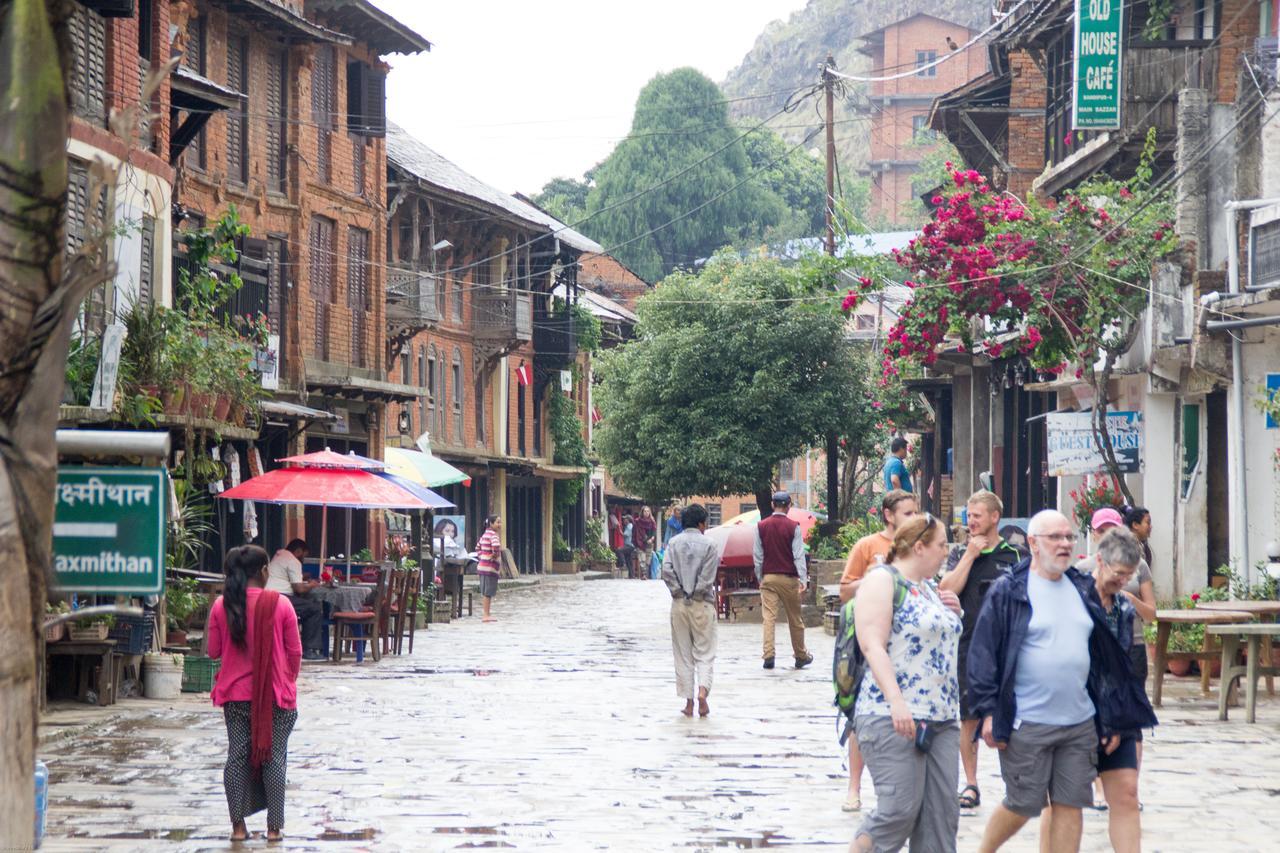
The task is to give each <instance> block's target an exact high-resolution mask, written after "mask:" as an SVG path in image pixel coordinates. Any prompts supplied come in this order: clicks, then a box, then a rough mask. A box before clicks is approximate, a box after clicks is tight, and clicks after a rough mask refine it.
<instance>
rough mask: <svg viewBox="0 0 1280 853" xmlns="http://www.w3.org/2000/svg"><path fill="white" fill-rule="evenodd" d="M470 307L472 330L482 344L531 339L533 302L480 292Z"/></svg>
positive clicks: (507, 292) (485, 290)
mask: <svg viewBox="0 0 1280 853" xmlns="http://www.w3.org/2000/svg"><path fill="white" fill-rule="evenodd" d="M473 299H474V301H473V303H472V312H471V313H472V317H473V318H474V320H473V328H472V331H473V332H474V333H475V336H476V337H477V338H480V339H482V340H486V341H501V342H512V341H529V340H532V339H533V300H532V299H531V298H530V296H529V294H527V293H516V292H515V291H513V290H499V289H497V288H481V289H479V290H476V291H475V294H474V297H473Z"/></svg>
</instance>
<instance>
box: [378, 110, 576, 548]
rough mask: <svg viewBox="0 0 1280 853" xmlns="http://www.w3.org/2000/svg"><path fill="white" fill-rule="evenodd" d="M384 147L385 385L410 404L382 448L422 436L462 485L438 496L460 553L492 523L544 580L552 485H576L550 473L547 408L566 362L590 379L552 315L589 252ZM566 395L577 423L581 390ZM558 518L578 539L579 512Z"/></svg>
mask: <svg viewBox="0 0 1280 853" xmlns="http://www.w3.org/2000/svg"><path fill="white" fill-rule="evenodd" d="M387 146H388V164H387V166H388V182H389V184H388V185H389V187H390V195H391V200H390V218H389V221H388V227H387V230H386V246H387V256H388V258H389V262H390V266H391V277H392V281H391V286H390V291H389V294H388V303H389V304H388V309H387V315H388V340H389V342H390V343H389V350H390V354H391V355H392V357H393V362H392V363H390V364H388V366H387V374H388V375H387V377H386V378H387V379H388V380H389V381H391V382H394V383H398V384H399V385H401V386H409V387H412V388H413V389H414V393H415V395H416V398H415V399H413V400H411V401H405V402H403V403H402V404H400V405H395V406H391V407H390V408H389V411H388V419H387V424H388V434H389V438H388V441H390V442H393V443H402V444H405V445H411V444H412V443H413V441H414V440H415V439H416V437H417V436H419V435H421V434H422V433H428V434H429V435H430V440H431V448H432V452H433V453H434V454H436V455H438V456H440V457H441V458H443V459H446V460H448V461H449V462H451V463H453V464H454V465H456V466H458V467H459V468H461V469H462V470H464V471H466V472H467V473H468V474H470V475H471V477H472V485H471V486H470V487H469V488H467V487H462V486H451V487H446V488H444V489H441V492H442V493H444V494H445V495H446V496H447V497H449V498H450V499H451V500H453V501H454V502H455V503H456V504H457V505H458V507H459V509H458V513H459V514H464V515H465V516H466V517H467V531H468V532H467V538H468V544H471V543H472V542H473V541H474V539H475V538H476V536H477V535H478V533H479V532H480V531H481V530H482V524H481V521H482V518H483V516H484V515H486V514H489V513H496V514H498V515H501V516H502V517H503V519H504V522H505V525H506V528H505V531H504V537H503V538H504V541H505V543H506V545H507V547H508V548H510V549H511V551H512V553H513V556H514V557H515V559H516V564H517V565H518V566H519V567H520V569H521V571H524V572H537V571H542V570H544V569H548V568H549V567H550V564H551V562H552V541H553V536H552V535H551V531H552V527H553V512H552V510H553V500H552V496H553V490H554V481H555V480H557V479H568V478H573V477H580V476H582V475H583V474H585V473H586V471H585V469H568V468H565V467H564V466H557V465H554V464H552V459H553V454H554V447H553V446H552V440H551V434H550V429H549V426H548V417H549V412H548V407H549V404H550V395H552V394H560V393H563V392H562V391H561V371H565V370H571V368H572V367H573V365H574V364H575V363H578V364H579V370H578V376H579V377H585V376H589V365H585V364H584V363H583V362H584V359H585V357H584V356H579V354H578V353H577V347H576V337H575V334H574V330H573V326H572V323H571V320H570V318H569V317H568V316H567V314H566V313H565V312H564V311H563V310H562V308H561V306H562V305H563V303H564V302H565V301H572V300H575V299H577V298H578V286H577V262H578V259H579V257H580V256H581V255H582V253H584V252H599V251H600V247H599V246H598V245H597V244H596V243H594V242H593V241H591V240H589V239H587V238H586V237H583V236H582V235H581V234H578V233H577V232H575V231H573V230H572V229H570V228H568V227H567V226H565V225H564V224H562V223H560V222H558V221H557V220H555V219H553V218H552V217H550V216H548V215H547V214H546V213H544V212H542V211H541V210H539V209H537V208H536V207H533V206H531V205H529V204H526V203H525V202H523V201H521V200H519V199H517V198H515V197H514V196H511V195H508V194H506V193H504V192H502V191H500V190H497V189H495V188H493V187H491V186H489V185H487V184H485V183H483V182H482V181H480V180H478V179H477V178H475V177H473V176H471V175H469V174H467V173H466V172H464V171H463V170H461V169H460V168H458V167H457V166H456V165H454V164H453V163H451V162H449V161H448V160H446V159H444V158H443V157H441V156H440V155H439V154H437V153H436V152H434V151H432V150H431V149H430V148H428V147H427V146H426V145H424V144H422V143H421V142H419V141H418V140H416V139H414V138H413V137H411V136H409V135H408V134H407V133H406V132H404V131H403V130H401V129H400V128H397V127H392V128H391V129H390V130H389V131H388V135H387ZM556 288H559V293H560V296H561V297H562V298H561V300H560V303H559V304H553V290H555V289H556ZM522 368H524V369H522ZM526 382H527V384H526ZM572 388H573V390H572V392H571V396H572V398H573V400H574V404H575V412H576V414H577V415H578V417H579V418H580V419H581V420H583V422H584V424H588V423H589V421H590V416H589V411H588V409H587V405H588V403H587V400H588V393H587V390H586V383H584V382H582V381H575V382H573V383H572ZM585 429H589V427H587V426H584V430H585ZM588 439H589V437H588ZM570 516H571V517H572V518H574V519H576V520H577V523H576V524H574V525H572V531H571V532H576V535H577V536H578V537H580V536H581V521H582V516H583V511H582V501H581V500H580V501H579V507H578V509H577V510H576V511H571V512H570ZM567 539H568V541H569V542H570V544H574V545H576V544H581V543H580V538H579V540H578V541H577V542H574V541H573V536H569V537H567Z"/></svg>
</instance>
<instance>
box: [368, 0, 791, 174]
mask: <svg viewBox="0 0 1280 853" xmlns="http://www.w3.org/2000/svg"><path fill="white" fill-rule="evenodd" d="M374 2H375V4H376V5H377V6H378V7H379V8H382V9H384V10H385V11H387V12H389V13H390V14H392V15H395V16H396V17H397V18H398V19H399V20H401V21H403V22H404V23H405V24H407V25H409V26H410V27H412V28H413V29H414V30H415V31H416V32H418V33H421V34H422V35H423V36H425V37H426V38H427V39H428V40H430V41H431V43H432V49H431V51H430V52H429V53H424V54H421V55H418V56H408V57H406V56H392V57H390V61H391V64H392V72H391V75H390V77H389V78H388V81H387V113H388V117H389V118H390V119H391V121H394V122H395V123H397V124H399V125H401V126H402V127H404V128H405V129H406V130H408V131H409V132H410V133H412V134H413V135H414V136H416V137H418V138H419V139H421V140H422V141H423V142H424V143H426V144H427V145H428V146H429V147H431V148H433V149H435V150H436V151H438V152H440V154H442V155H444V156H445V157H447V158H449V159H450V160H452V161H454V162H455V163H457V164H458V165H459V166H461V167H462V168H464V169H466V170H467V171H468V172H471V173H472V174H473V175H475V176H476V177H478V178H480V179H482V180H484V181H486V182H487V183H489V184H492V185H494V186H496V187H497V188H499V189H502V190H505V191H506V192H517V191H518V192H523V193H526V194H529V195H532V194H534V193H536V192H538V191H539V190H540V189H541V188H542V186H543V184H545V183H546V182H547V181H548V180H550V179H551V178H554V177H559V176H566V177H580V176H581V175H582V173H583V172H584V171H585V170H587V169H589V168H590V167H591V166H593V165H595V164H596V163H598V162H599V161H600V160H602V159H604V157H605V156H606V155H607V154H608V153H609V151H610V150H612V148H613V146H614V145H615V144H616V142H617V141H618V139H619V138H620V137H622V136H625V135H626V133H627V130H628V129H629V128H630V125H631V114H632V111H633V109H634V108H635V101H636V96H637V95H639V93H640V89H641V88H642V87H643V86H644V84H645V83H647V82H648V81H649V80H650V79H651V78H652V77H653V76H654V75H655V74H657V73H659V72H662V71H670V70H672V69H674V68H679V67H682V66H686V65H691V66H693V67H695V68H697V69H698V70H700V71H702V72H703V73H704V74H706V75H707V76H709V77H710V78H711V79H712V80H715V81H716V82H719V81H720V80H722V79H723V78H724V76H725V75H726V74H727V73H728V72H729V71H730V69H732V68H734V67H736V66H737V65H738V64H739V63H740V62H741V61H742V58H743V57H744V56H745V55H746V53H747V51H749V50H750V49H751V46H752V45H753V44H754V43H755V38H756V36H757V35H759V34H760V32H761V31H762V30H763V29H764V27H765V25H766V24H768V23H769V22H770V21H772V20H775V19H778V18H786V17H788V16H789V15H790V14H791V13H792V12H794V11H797V10H799V9H801V8H803V7H804V5H805V0H647V2H645V3H643V4H639V3H629V2H628V3H623V2H621V0H541V2H531V1H530V0H470V2H465V3H437V2H425V0H374Z"/></svg>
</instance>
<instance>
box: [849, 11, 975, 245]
mask: <svg viewBox="0 0 1280 853" xmlns="http://www.w3.org/2000/svg"><path fill="white" fill-rule="evenodd" d="M972 37H973V32H972V31H971V30H970V29H969V28H968V27H965V26H963V25H961V24H956V23H952V22H951V21H944V20H942V19H941V18H936V17H934V16H933V15H926V14H924V13H920V14H916V15H912V16H911V17H909V18H904V19H902V20H900V21H895V22H893V23H892V24H889V25H888V26H884V27H881V28H880V29H878V30H873V31H872V32H869V33H867V34H866V35H863V36H861V38H862V40H863V41H864V42H865V44H864V45H863V46H862V47H860V48H859V50H860V51H861V52H862V53H865V54H866V55H867V56H869V57H870V58H871V70H870V72H869V74H870V75H873V76H891V75H894V74H899V73H902V72H903V71H905V70H909V69H911V68H913V67H914V68H918V69H920V70H919V71H917V72H916V73H915V74H913V75H911V76H907V77H901V78H898V79H894V80H885V81H880V82H876V83H872V84H871V91H870V93H869V96H870V101H871V109H872V122H871V152H870V158H869V160H868V161H867V169H868V170H869V171H870V173H871V180H872V190H871V211H872V215H873V217H874V218H875V219H876V221H882V222H887V223H895V224H896V223H901V224H916V223H917V222H918V221H919V220H920V218H921V211H920V207H919V205H918V204H917V203H916V196H917V193H916V192H914V191H913V190H912V187H911V180H912V178H913V177H914V175H915V174H916V171H917V170H918V167H919V164H920V161H921V160H923V159H924V158H925V156H926V155H927V154H929V152H930V151H932V150H933V145H932V144H931V143H932V141H933V138H934V137H933V131H932V130H931V129H930V127H929V108H930V106H931V105H932V104H933V101H934V99H935V98H936V97H938V96H939V95H941V94H943V93H945V92H948V91H950V90H952V89H955V88H957V87H959V86H961V85H963V84H965V83H967V82H968V81H970V80H972V79H973V78H975V77H978V76H979V75H981V74H982V73H983V72H985V71H986V70H987V66H986V57H985V56H983V54H982V52H981V51H979V50H968V51H965V52H964V54H962V55H959V56H956V57H955V58H953V59H950V60H947V61H944V62H942V63H941V64H939V65H931V63H933V62H935V61H936V60H938V59H940V58H945V57H946V56H947V54H948V53H950V52H951V51H952V48H951V46H950V45H952V44H954V45H957V46H959V45H962V44H965V43H966V42H968V41H969V39H970V38H972Z"/></svg>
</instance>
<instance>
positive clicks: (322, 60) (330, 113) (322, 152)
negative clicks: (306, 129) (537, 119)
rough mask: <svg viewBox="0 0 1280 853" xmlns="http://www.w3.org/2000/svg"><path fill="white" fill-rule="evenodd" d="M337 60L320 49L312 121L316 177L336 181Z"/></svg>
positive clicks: (315, 63) (315, 65)
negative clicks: (334, 169)
mask: <svg viewBox="0 0 1280 853" xmlns="http://www.w3.org/2000/svg"><path fill="white" fill-rule="evenodd" d="M335 76H336V61H335V59H334V55H333V48H332V47H330V46H328V45H325V46H323V47H320V48H317V50H316V53H315V57H314V59H313V61H312V64H311V121H312V123H313V124H314V125H315V128H316V172H317V175H316V177H317V178H318V179H319V180H321V181H323V182H324V183H326V184H327V183H330V182H331V181H332V180H333V128H334V110H335V109H336V108H337V98H336V95H337V80H336V79H335Z"/></svg>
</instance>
